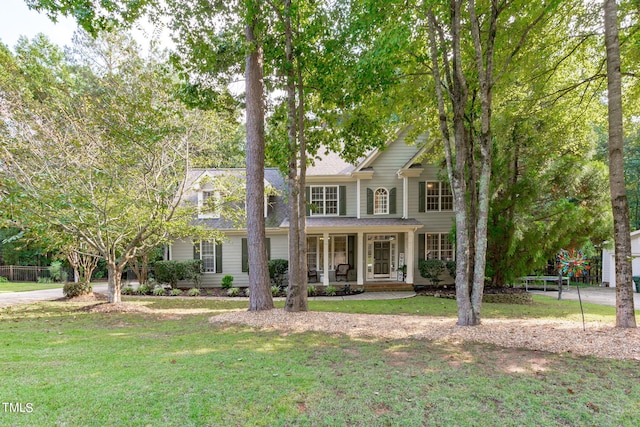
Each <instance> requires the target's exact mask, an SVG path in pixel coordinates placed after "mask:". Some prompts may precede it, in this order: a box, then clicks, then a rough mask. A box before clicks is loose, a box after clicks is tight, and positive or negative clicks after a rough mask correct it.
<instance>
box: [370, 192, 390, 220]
mask: <svg viewBox="0 0 640 427" xmlns="http://www.w3.org/2000/svg"><path fill="white" fill-rule="evenodd" d="M373 213H374V215H387V214H388V213H389V191H387V189H386V188H378V189H377V190H376V191H375V193H374V196H373Z"/></svg>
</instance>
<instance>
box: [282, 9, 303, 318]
mask: <svg viewBox="0 0 640 427" xmlns="http://www.w3.org/2000/svg"><path fill="white" fill-rule="evenodd" d="M283 18H284V21H285V22H284V24H285V39H286V43H285V54H286V65H285V66H286V67H287V69H286V78H287V130H288V135H287V136H288V140H289V183H288V186H289V288H288V290H287V301H286V303H285V310H286V311H306V310H307V293H306V268H305V265H306V263H302V262H301V259H302V255H303V254H304V253H306V251H305V249H306V245H305V246H304V247H303V246H302V245H301V244H300V243H301V241H302V236H304V235H305V233H304V228H303V227H301V220H300V217H301V216H303V215H304V214H305V210H304V208H303V209H300V206H301V204H300V200H301V197H304V196H303V195H304V192H305V189H304V187H302V188H301V184H300V182H301V179H302V171H301V170H299V167H298V164H299V163H300V164H301V163H302V161H303V157H304V156H303V153H302V150H303V149H304V148H303V147H302V144H300V143H299V141H300V139H301V129H300V127H299V123H298V111H299V110H300V111H302V108H303V106H302V99H299V100H298V101H297V102H296V70H297V69H298V68H299V64H297V63H296V58H295V56H294V53H293V28H292V25H291V0H285V1H284V14H283ZM305 240H306V239H305Z"/></svg>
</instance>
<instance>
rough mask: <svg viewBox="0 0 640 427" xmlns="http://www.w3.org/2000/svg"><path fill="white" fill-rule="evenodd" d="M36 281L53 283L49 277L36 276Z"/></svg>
mask: <svg viewBox="0 0 640 427" xmlns="http://www.w3.org/2000/svg"><path fill="white" fill-rule="evenodd" d="M38 283H53V279H52V278H51V277H38Z"/></svg>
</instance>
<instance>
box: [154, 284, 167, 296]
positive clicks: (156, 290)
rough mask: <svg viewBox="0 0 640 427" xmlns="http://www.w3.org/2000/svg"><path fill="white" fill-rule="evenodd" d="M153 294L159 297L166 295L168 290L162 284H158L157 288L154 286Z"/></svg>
mask: <svg viewBox="0 0 640 427" xmlns="http://www.w3.org/2000/svg"><path fill="white" fill-rule="evenodd" d="M153 294H154V295H155V296H157V297H160V296H162V295H165V294H166V292H165V290H164V288H163V287H162V286H156V287H155V288H153Z"/></svg>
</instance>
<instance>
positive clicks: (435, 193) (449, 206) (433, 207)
mask: <svg viewBox="0 0 640 427" xmlns="http://www.w3.org/2000/svg"><path fill="white" fill-rule="evenodd" d="M452 210H453V193H452V192H451V186H449V184H448V183H446V182H440V181H426V182H420V183H419V194H418V211H419V212H434V211H452Z"/></svg>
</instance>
